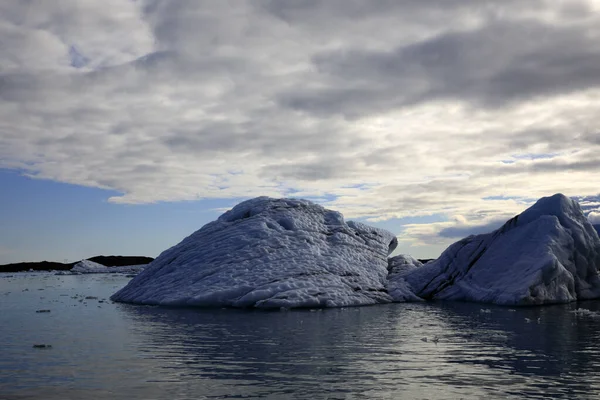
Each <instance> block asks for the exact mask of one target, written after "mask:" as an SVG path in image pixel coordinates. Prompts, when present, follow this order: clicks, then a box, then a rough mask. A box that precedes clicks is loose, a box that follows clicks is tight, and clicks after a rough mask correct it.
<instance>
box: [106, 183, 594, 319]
mask: <svg viewBox="0 0 600 400" xmlns="http://www.w3.org/2000/svg"><path fill="white" fill-rule="evenodd" d="M396 245H397V240H396V238H395V237H394V235H393V234H392V233H390V232H387V231H385V230H382V229H377V228H373V227H370V226H367V225H364V224H361V223H356V222H351V221H348V222H346V221H344V218H343V216H342V215H341V214H340V213H338V212H336V211H331V210H327V209H325V208H323V207H321V206H319V205H317V204H314V203H311V202H309V201H306V200H295V199H272V198H268V197H259V198H256V199H252V200H248V201H245V202H243V203H240V204H238V205H237V206H236V207H234V208H233V209H232V210H230V211H228V212H226V213H225V214H223V215H222V216H221V217H219V218H218V219H217V220H216V221H214V222H211V223H209V224H207V225H205V226H204V227H202V228H201V229H200V230H198V231H197V232H195V233H193V234H192V235H191V236H189V237H187V238H186V239H184V240H183V241H182V242H181V243H179V244H178V245H176V246H174V247H172V248H170V249H168V250H166V251H165V252H163V253H162V254H161V255H160V256H159V257H158V258H157V259H156V260H155V261H154V262H152V263H151V264H149V266H148V267H147V268H146V270H145V271H144V272H142V273H141V274H139V275H138V276H137V277H136V278H134V279H132V280H131V282H130V283H129V284H128V285H127V286H126V287H125V288H123V289H121V290H120V291H119V292H117V293H116V294H115V295H113V297H112V299H113V300H116V301H123V302H131V303H138V304H161V305H180V306H210V307H222V306H231V307H258V308H280V307H285V308H293V307H341V306H358V305H367V304H377V303H388V302H392V301H396V302H404V301H422V300H427V299H444V300H462V301H477V302H488V303H496V304H506V305H529V304H546V303H560V302H569V301H575V300H581V299H592V298H599V297H600V278H599V277H598V267H600V239H599V238H598V234H597V232H596V230H595V229H594V227H592V225H591V224H590V223H589V221H588V220H587V219H586V218H585V216H584V215H583V213H582V211H581V209H580V207H579V205H578V204H577V203H576V202H575V201H573V200H570V199H569V198H567V197H565V196H563V195H560V194H558V195H554V196H552V197H546V198H542V199H540V200H539V201H538V202H537V203H536V204H535V205H533V206H532V207H531V208H529V209H528V210H526V211H524V212H523V213H522V214H520V215H518V216H516V217H514V218H512V219H511V220H509V221H508V222H507V223H506V224H505V225H504V226H503V227H502V228H500V229H498V230H496V231H494V232H492V233H489V234H485V235H477V236H470V237H468V238H465V239H463V240H461V241H459V242H457V243H455V244H453V245H451V246H450V247H449V248H448V249H447V250H446V251H445V252H444V253H443V254H442V255H441V256H440V258H438V259H437V260H435V261H431V262H428V263H427V264H425V265H423V264H422V263H420V262H419V261H418V260H415V259H414V258H412V257H410V256H406V255H401V256H396V257H393V258H390V259H388V258H387V257H388V255H389V254H390V253H391V252H392V251H393V250H394V248H395V247H396Z"/></svg>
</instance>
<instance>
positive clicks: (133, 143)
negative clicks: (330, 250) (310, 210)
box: [0, 0, 600, 244]
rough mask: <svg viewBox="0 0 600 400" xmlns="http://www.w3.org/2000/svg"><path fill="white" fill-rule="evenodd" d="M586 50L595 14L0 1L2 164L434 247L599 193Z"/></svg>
mask: <svg viewBox="0 0 600 400" xmlns="http://www.w3.org/2000/svg"><path fill="white" fill-rule="evenodd" d="M599 39H600V3H599V2H598V1H592V0H588V1H583V0H581V1H576V0H573V1H568V2H566V1H565V2H562V1H554V0H552V1H551V0H548V1H542V0H539V1H538V0H530V1H525V2H523V1H512V0H498V1H481V0H477V1H474V0H473V1H471V0H467V1H453V0H446V1H441V0H440V1H428V2H423V1H415V0H412V1H411V0H405V1H387V0H380V1H349V0H343V1H342V0H327V1H325V0H323V1H318V0H314V1H306V2H293V1H279V0H271V1H245V2H227V1H223V2H214V1H196V0H189V1H185V0H173V1H158V0H148V1H120V0H111V1H106V2H102V3H98V4H96V3H95V2H83V3H82V2H79V1H75V0H73V1H67V0H63V1H60V2H52V3H51V4H50V3H49V2H46V1H43V0H38V1H34V0H32V1H22V2H21V1H19V2H5V3H4V4H2V5H0V49H2V54H3V55H4V57H2V58H0V167H4V168H11V169H19V170H22V171H23V172H24V173H26V174H30V175H32V176H36V177H39V178H44V179H52V180H57V181H61V182H69V183H74V184H78V185H85V186H93V187H101V188H108V189H114V190H117V191H119V192H120V193H122V196H118V197H113V198H111V199H110V201H113V202H117V203H145V202H156V201H180V200H193V199H198V198H239V197H250V196H257V195H272V196H285V195H294V196H305V197H316V198H323V199H329V200H328V201H325V200H323V202H324V203H327V205H328V206H331V207H335V208H337V209H340V210H341V211H343V212H345V213H346V214H347V215H349V216H351V217H366V218H370V219H373V220H382V219H388V218H392V217H395V218H400V217H406V216H419V215H440V216H445V218H446V222H440V223H438V225H436V224H433V225H427V226H417V225H414V226H407V227H406V228H405V230H404V233H403V235H406V238H410V239H411V240H421V239H419V238H422V239H423V240H422V243H424V244H427V243H432V242H434V241H435V240H437V239H439V240H442V239H448V238H450V237H453V236H456V235H457V234H459V233H460V234H463V233H468V232H469V230H470V228H469V227H475V228H477V227H481V226H490V227H491V226H494V225H495V224H496V223H497V221H499V220H501V219H502V218H505V217H510V216H511V215H514V214H515V213H518V212H520V211H522V210H523V209H524V208H525V207H526V206H527V205H528V204H530V203H531V202H532V201H533V200H534V199H536V198H538V197H540V196H544V195H550V194H553V193H555V192H563V193H565V194H567V195H571V196H590V195H596V194H598V193H599V192H600V189H599V187H598V183H597V182H598V181H599V179H598V178H599V174H598V172H597V171H599V170H600V168H599V167H600V158H599V156H598V154H600V152H599V150H600V133H599V131H598V127H597V116H598V115H600V113H599V112H600V101H599V100H600V40H599ZM331 199H334V200H331ZM440 224H441V225H440ZM436 238H437V239H436Z"/></svg>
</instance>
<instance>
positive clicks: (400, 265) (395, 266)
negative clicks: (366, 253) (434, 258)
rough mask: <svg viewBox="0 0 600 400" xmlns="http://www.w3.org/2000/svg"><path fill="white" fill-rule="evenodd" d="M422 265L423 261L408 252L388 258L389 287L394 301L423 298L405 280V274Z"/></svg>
mask: <svg viewBox="0 0 600 400" xmlns="http://www.w3.org/2000/svg"><path fill="white" fill-rule="evenodd" d="M422 266H423V263H422V262H420V261H419V260H417V259H415V258H413V257H411V256H409V255H406V254H400V255H397V256H395V257H391V258H389V259H388V282H387V289H388V293H389V295H390V296H391V297H392V300H393V301H395V302H404V301H421V300H422V299H421V298H419V297H417V296H416V295H415V294H414V293H413V291H412V290H411V288H410V286H409V285H408V284H407V283H406V281H405V280H404V276H406V275H407V274H408V273H410V272H412V271H414V270H416V269H417V268H420V267H422Z"/></svg>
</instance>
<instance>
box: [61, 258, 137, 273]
mask: <svg viewBox="0 0 600 400" xmlns="http://www.w3.org/2000/svg"><path fill="white" fill-rule="evenodd" d="M144 267H145V265H127V266H122V267H106V266H104V265H102V264H98V263H96V262H93V261H90V260H81V261H79V262H78V263H77V264H75V265H74V266H73V268H71V269H70V270H69V271H61V272H62V273H60V275H79V274H106V273H126V274H132V273H137V272H140V271H141V270H143V269H144Z"/></svg>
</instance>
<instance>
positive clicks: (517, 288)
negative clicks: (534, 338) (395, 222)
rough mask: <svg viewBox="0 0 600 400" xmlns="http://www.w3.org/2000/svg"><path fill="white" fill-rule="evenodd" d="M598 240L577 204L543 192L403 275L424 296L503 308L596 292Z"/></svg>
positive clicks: (590, 296)
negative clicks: (523, 207)
mask: <svg viewBox="0 0 600 400" xmlns="http://www.w3.org/2000/svg"><path fill="white" fill-rule="evenodd" d="M599 266H600V239H599V238H598V234H597V232H596V231H595V229H594V228H593V226H592V225H591V224H590V222H589V221H588V220H587V218H585V216H584V214H583V213H582V211H581V208H580V207H579V204H578V203H577V202H575V201H573V200H571V199H569V198H567V197H565V196H564V195H562V194H556V195H554V196H551V197H544V198H542V199H540V200H539V201H538V202H537V203H535V204H534V205H533V206H532V207H530V208H529V209H527V210H525V211H524V212H523V213H522V214H520V215H518V216H516V217H514V218H512V219H511V220H509V221H508V222H506V224H504V226H503V227H502V228H500V229H498V230H496V231H494V232H492V233H489V234H484V235H477V236H469V237H467V238H465V239H463V240H461V241H459V242H457V243H454V244H453V245H451V246H450V247H449V248H448V249H447V250H446V251H444V253H442V255H441V256H440V257H439V258H438V259H437V260H435V261H433V262H430V263H427V264H426V265H424V266H422V267H420V268H417V269H415V270H414V271H412V272H410V273H408V274H406V275H404V277H403V280H404V281H406V282H408V284H409V285H410V287H411V288H412V289H413V290H414V292H415V293H416V294H417V295H418V296H420V297H422V298H424V299H444V300H463V301H477V302H487V303H496V304H505V305H509V304H510V305H529V304H547V303H565V302H570V301H575V300H584V299H594V298H599V297H600V279H599V277H598V267H599Z"/></svg>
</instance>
